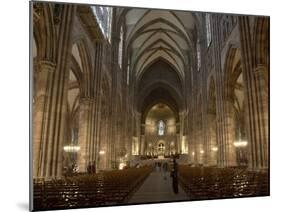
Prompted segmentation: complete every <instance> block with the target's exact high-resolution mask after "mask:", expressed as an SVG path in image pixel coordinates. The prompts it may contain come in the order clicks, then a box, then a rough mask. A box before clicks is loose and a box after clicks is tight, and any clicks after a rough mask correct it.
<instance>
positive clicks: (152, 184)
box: [128, 172, 188, 203]
mask: <svg viewBox="0 0 281 212" xmlns="http://www.w3.org/2000/svg"><path fill="white" fill-rule="evenodd" d="M176 200H188V197H187V195H186V193H185V192H184V191H183V190H182V188H181V187H180V185H179V193H178V194H175V193H174V192H173V187H172V178H171V177H170V176H169V173H167V178H166V180H164V178H163V175H162V173H161V172H151V174H150V175H149V176H148V177H147V179H146V180H145V181H144V183H143V184H142V186H141V187H140V188H139V190H138V191H136V193H134V194H133V196H132V198H131V199H130V200H129V202H128V203H145V202H165V201H176Z"/></svg>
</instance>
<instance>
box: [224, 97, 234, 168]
mask: <svg viewBox="0 0 281 212" xmlns="http://www.w3.org/2000/svg"><path fill="white" fill-rule="evenodd" d="M224 104H225V114H224V124H225V140H224V145H223V150H224V155H225V156H224V158H225V161H224V165H225V166H236V165H237V161H236V149H235V146H234V142H235V139H236V138H235V114H234V106H233V103H232V102H231V100H226V101H225V102H224Z"/></svg>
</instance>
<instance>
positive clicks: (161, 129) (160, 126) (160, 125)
mask: <svg viewBox="0 0 281 212" xmlns="http://www.w3.org/2000/svg"><path fill="white" fill-rule="evenodd" d="M164 133H165V123H164V121H162V120H160V121H159V122H158V135H164Z"/></svg>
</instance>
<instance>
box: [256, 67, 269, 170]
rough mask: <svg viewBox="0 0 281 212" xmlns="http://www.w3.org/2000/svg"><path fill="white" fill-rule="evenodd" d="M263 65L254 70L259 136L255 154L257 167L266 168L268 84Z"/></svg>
mask: <svg viewBox="0 0 281 212" xmlns="http://www.w3.org/2000/svg"><path fill="white" fill-rule="evenodd" d="M266 68H267V67H266V66H265V65H261V64H259V65H257V67H256V69H255V70H254V77H255V83H256V93H257V99H256V102H257V111H258V113H257V114H256V116H257V117H256V119H257V121H258V123H259V126H260V127H259V129H260V133H259V137H258V139H257V140H256V146H257V147H258V148H257V151H258V152H257V154H258V155H259V157H260V164H259V168H268V142H269V138H268V85H267V84H266V81H265V73H266Z"/></svg>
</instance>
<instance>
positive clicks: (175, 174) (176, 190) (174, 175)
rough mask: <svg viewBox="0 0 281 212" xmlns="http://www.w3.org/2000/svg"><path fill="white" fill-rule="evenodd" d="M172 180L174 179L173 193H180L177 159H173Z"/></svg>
mask: <svg viewBox="0 0 281 212" xmlns="http://www.w3.org/2000/svg"><path fill="white" fill-rule="evenodd" d="M171 175H172V179H173V191H174V193H175V194H177V193H179V186H178V164H177V161H176V158H173V170H172V173H171Z"/></svg>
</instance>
